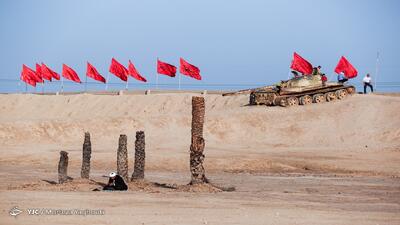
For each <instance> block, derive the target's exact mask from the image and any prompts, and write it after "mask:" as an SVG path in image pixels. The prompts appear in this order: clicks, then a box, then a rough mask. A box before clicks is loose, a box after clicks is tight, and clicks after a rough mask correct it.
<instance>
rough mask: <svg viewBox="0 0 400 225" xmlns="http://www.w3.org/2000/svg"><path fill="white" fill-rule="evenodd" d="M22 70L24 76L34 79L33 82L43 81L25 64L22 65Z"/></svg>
mask: <svg viewBox="0 0 400 225" xmlns="http://www.w3.org/2000/svg"><path fill="white" fill-rule="evenodd" d="M22 72H23V73H24V76H26V77H29V78H30V79H31V80H34V81H35V83H43V79H42V77H40V76H38V75H37V74H36V72H35V71H34V70H33V69H31V68H29V67H27V66H25V64H24V65H22Z"/></svg>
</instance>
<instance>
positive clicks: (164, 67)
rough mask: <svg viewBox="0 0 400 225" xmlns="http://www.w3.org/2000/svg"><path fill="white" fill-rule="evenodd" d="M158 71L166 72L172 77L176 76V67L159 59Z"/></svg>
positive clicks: (160, 72)
mask: <svg viewBox="0 0 400 225" xmlns="http://www.w3.org/2000/svg"><path fill="white" fill-rule="evenodd" d="M157 73H159V74H164V75H167V76H170V77H175V75H176V67H175V66H174V65H171V64H168V63H165V62H162V61H160V60H158V59H157Z"/></svg>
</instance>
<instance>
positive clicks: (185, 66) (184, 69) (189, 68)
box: [179, 58, 201, 80]
mask: <svg viewBox="0 0 400 225" xmlns="http://www.w3.org/2000/svg"><path fill="white" fill-rule="evenodd" d="M179 61H180V66H179V72H180V73H181V74H184V75H187V76H189V77H192V78H194V79H196V80H201V75H200V69H199V68H197V67H196V66H193V65H192V64H190V63H188V62H187V61H185V60H184V59H183V58H180V60H179Z"/></svg>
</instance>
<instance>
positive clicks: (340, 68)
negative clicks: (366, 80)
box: [335, 56, 358, 79]
mask: <svg viewBox="0 0 400 225" xmlns="http://www.w3.org/2000/svg"><path fill="white" fill-rule="evenodd" d="M335 72H336V73H341V72H343V73H344V75H345V77H347V78H349V79H350V78H354V77H356V76H357V73H358V72H357V70H356V68H354V67H353V65H351V64H350V62H349V61H347V59H346V58H345V57H344V56H342V57H341V58H340V60H339V62H338V64H337V66H336V68H335Z"/></svg>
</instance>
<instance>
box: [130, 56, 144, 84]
mask: <svg viewBox="0 0 400 225" xmlns="http://www.w3.org/2000/svg"><path fill="white" fill-rule="evenodd" d="M128 71H129V75H131V76H132V77H133V78H135V79H136V80H139V81H143V82H147V80H146V78H144V77H142V76H141V75H140V74H139V72H138V71H137V70H136V68H135V66H134V65H133V63H132V62H131V60H129V66H128Z"/></svg>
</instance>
